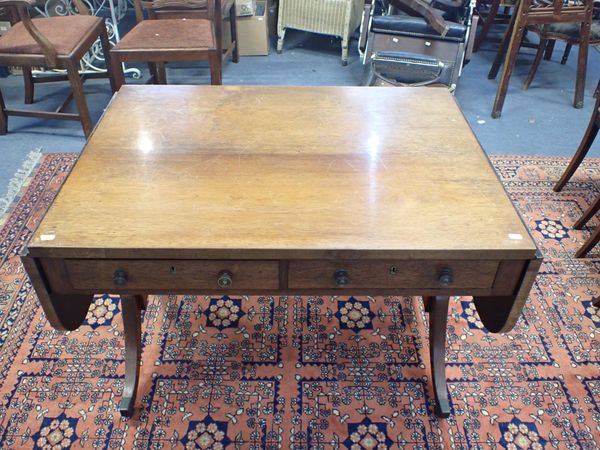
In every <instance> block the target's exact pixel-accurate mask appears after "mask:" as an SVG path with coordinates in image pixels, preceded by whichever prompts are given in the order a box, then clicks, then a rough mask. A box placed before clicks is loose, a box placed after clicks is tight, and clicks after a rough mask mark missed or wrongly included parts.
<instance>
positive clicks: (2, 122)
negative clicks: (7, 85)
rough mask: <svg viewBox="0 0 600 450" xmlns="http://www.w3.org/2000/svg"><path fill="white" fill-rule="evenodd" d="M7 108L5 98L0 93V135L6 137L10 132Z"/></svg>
mask: <svg viewBox="0 0 600 450" xmlns="http://www.w3.org/2000/svg"><path fill="white" fill-rule="evenodd" d="M5 109H6V106H5V105H4V98H3V97H2V92H1V91H0V135H4V134H6V133H7V131H8V116H7V114H6V111H5Z"/></svg>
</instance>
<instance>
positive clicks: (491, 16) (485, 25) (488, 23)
mask: <svg viewBox="0 0 600 450" xmlns="http://www.w3.org/2000/svg"><path fill="white" fill-rule="evenodd" d="M501 3H502V0H489V1H484V0H480V1H478V2H477V6H476V8H475V14H477V15H478V16H479V17H480V21H479V23H481V31H480V32H479V35H478V36H477V39H476V40H475V45H474V47H473V52H477V51H479V49H480V48H481V44H483V43H484V42H485V41H486V39H487V35H488V33H489V32H490V30H491V28H492V26H493V25H494V24H497V23H508V22H509V21H510V14H507V12H506V10H507V9H509V8H512V5H505V6H504V9H505V11H504V13H499V11H500V6H501ZM484 4H489V11H487V12H486V13H485V14H484V13H482V10H483V5H484ZM473 32H475V30H473Z"/></svg>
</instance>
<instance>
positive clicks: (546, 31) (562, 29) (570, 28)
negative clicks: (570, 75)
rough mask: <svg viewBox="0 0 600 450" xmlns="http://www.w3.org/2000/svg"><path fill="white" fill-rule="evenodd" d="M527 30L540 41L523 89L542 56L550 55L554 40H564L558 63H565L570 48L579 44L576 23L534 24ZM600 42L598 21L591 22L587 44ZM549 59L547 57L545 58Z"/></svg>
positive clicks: (579, 39)
mask: <svg viewBox="0 0 600 450" xmlns="http://www.w3.org/2000/svg"><path fill="white" fill-rule="evenodd" d="M528 29H529V31H532V32H534V33H536V34H537V35H538V36H539V37H540V43H539V45H538V48H537V51H536V54H535V58H534V59H533V64H532V65H531V69H530V70H529V74H528V75H527V78H526V79H525V81H524V82H523V89H524V90H527V89H529V86H530V85H531V82H532V81H533V78H534V77H535V74H536V72H537V69H538V67H539V65H540V62H541V61H542V56H544V54H545V53H546V54H547V55H548V56H551V55H552V51H553V50H554V44H555V43H556V41H563V42H566V46H565V51H564V53H563V56H562V58H561V61H560V63H561V64H563V65H564V64H566V63H567V59H568V58H569V54H570V53H571V48H572V47H573V45H580V44H581V36H580V31H581V29H580V27H579V26H578V24H576V23H556V24H550V25H534V26H530V27H529V28H528ZM599 43H600V23H597V22H592V23H591V26H590V33H589V37H588V45H596V44H599ZM544 59H546V58H544ZM547 59H549V58H547Z"/></svg>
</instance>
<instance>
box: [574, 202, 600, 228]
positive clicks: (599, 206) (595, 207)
mask: <svg viewBox="0 0 600 450" xmlns="http://www.w3.org/2000/svg"><path fill="white" fill-rule="evenodd" d="M598 211H600V195H599V196H598V198H596V200H595V201H594V203H592V204H591V205H590V207H589V208H588V209H586V210H585V212H584V213H583V215H582V216H581V217H580V218H579V220H578V221H577V222H575V224H574V225H573V228H574V229H575V230H581V229H582V228H583V226H584V225H585V224H586V223H587V222H588V220H590V219H591V218H592V217H593V216H594V215H595V214H596V213H597V212H598Z"/></svg>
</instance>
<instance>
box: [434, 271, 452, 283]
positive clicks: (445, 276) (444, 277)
mask: <svg viewBox="0 0 600 450" xmlns="http://www.w3.org/2000/svg"><path fill="white" fill-rule="evenodd" d="M438 280H439V281H440V284H441V285H442V286H444V287H448V286H450V285H451V284H452V281H454V279H453V277H452V271H451V270H450V269H443V270H442V271H441V272H440V275H439V278H438Z"/></svg>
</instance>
